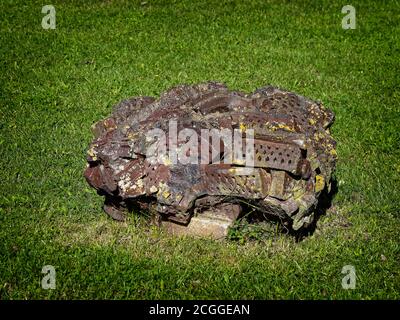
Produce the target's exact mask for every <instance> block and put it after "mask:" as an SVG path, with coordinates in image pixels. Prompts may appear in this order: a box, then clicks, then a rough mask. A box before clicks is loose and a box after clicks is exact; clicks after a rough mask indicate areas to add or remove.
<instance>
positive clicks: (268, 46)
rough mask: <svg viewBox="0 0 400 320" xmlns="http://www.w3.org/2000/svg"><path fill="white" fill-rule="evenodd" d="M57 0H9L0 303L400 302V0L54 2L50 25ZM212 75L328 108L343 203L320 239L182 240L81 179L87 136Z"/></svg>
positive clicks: (1, 117)
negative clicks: (345, 281) (49, 272)
mask: <svg viewBox="0 0 400 320" xmlns="http://www.w3.org/2000/svg"><path fill="white" fill-rule="evenodd" d="M48 2H50V1H46V2H43V1H12V0H5V1H1V2H0V17H1V22H0V39H1V40H0V57H1V59H0V79H1V80H0V81H1V82H0V178H1V183H0V298H1V299H174V298H177V299H207V298H212V299H231V298H232V299H242V298H243V299H376V298H377V299H399V298H400V235H399V233H400V220H399V219H400V160H399V159H400V151H399V150H400V111H399V109H400V106H399V98H400V94H399V87H400V86H399V84H400V83H399V82H400V81H399V71H400V63H399V58H400V27H399V26H400V25H399V22H400V4H399V2H398V1H385V2H383V1H375V2H374V1H365V0H362V1H361V0H359V1H351V3H346V2H343V1H330V0H327V1H264V0H259V1H221V0H207V1H190V0H187V1H151V0H147V1H117V0H116V1H112V0H108V1H86V0H85V1H83V0H82V1H60V0H52V1H51V4H52V5H54V7H55V9H56V29H55V30H44V29H43V28H42V26H41V20H42V18H43V17H44V16H45V14H43V13H42V12H41V10H42V6H43V5H45V4H50V3H48ZM346 4H351V5H353V6H354V7H355V8H356V29H355V30H344V29H342V18H343V17H344V16H345V14H342V13H341V9H342V7H343V6H344V5H346ZM207 80H217V81H221V82H225V83H226V84H227V85H228V86H229V87H230V88H231V89H239V90H244V91H253V90H255V89H256V88H258V87H261V86H264V85H266V84H273V85H276V86H279V87H282V88H285V89H288V90H291V91H294V92H297V93H299V94H302V95H305V96H308V97H310V98H313V99H318V100H321V101H323V103H324V104H325V105H326V106H327V107H328V108H330V109H332V110H333V111H334V112H335V113H336V121H335V124H334V126H333V128H332V134H333V136H334V138H335V139H336V140H337V142H338V149H337V151H338V155H339V161H338V166H337V171H336V175H335V176H336V180H337V184H338V192H337V194H336V196H335V197H334V199H333V204H332V207H331V208H330V209H329V210H328V211H327V213H326V214H325V215H324V216H322V217H321V218H320V219H319V221H318V224H317V229H316V231H315V232H314V233H313V234H312V235H311V236H309V237H307V238H305V239H304V240H303V241H300V242H296V241H295V240H294V239H293V237H290V236H285V235H275V236H274V235H271V236H270V237H266V238H264V237H263V238H262V239H259V240H258V241H219V242H215V241H211V240H208V239H191V238H183V239H181V238H174V237H172V236H168V235H166V234H163V233H162V232H159V231H158V230H156V229H154V228H152V227H149V226H148V225H147V224H146V222H145V221H144V220H143V219H141V218H137V217H136V216H135V215H134V214H132V215H131V216H130V220H129V221H128V222H126V223H118V222H115V221H113V220H111V219H110V218H108V217H107V216H106V215H105V214H104V213H103V212H102V209H101V205H102V198H101V197H99V196H98V195H97V194H96V192H95V191H94V190H93V189H91V188H90V187H89V186H88V185H87V183H86V181H85V180H84V178H83V175H82V173H83V170H84V168H85V157H86V150H87V146H88V144H89V142H90V141H91V139H92V134H91V132H90V126H91V125H92V124H93V123H94V122H95V121H98V120H100V119H102V118H104V117H106V116H107V115H109V114H110V113H111V110H112V106H113V105H114V104H116V103H117V102H119V101H120V100H122V99H125V98H127V97H130V96H138V95H151V96H157V95H159V93H160V92H162V91H164V90H166V89H168V88H170V87H172V86H175V85H177V84H181V83H190V84H191V83H197V82H202V81H207ZM45 265H52V266H54V267H55V270H56V289H54V290H45V289H43V288H42V287H41V279H42V277H43V276H44V274H42V273H41V271H42V267H43V266H45ZM346 265H351V266H354V268H355V271H356V287H355V289H353V290H351V289H349V290H345V289H343V288H342V278H343V277H344V276H345V274H342V273H341V271H342V268H343V267H344V266H346Z"/></svg>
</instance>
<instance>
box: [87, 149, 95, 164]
mask: <svg viewBox="0 0 400 320" xmlns="http://www.w3.org/2000/svg"><path fill="white" fill-rule="evenodd" d="M87 154H88V155H89V156H90V157H91V158H92V159H93V161H96V160H97V157H96V152H95V151H94V147H92V148H90V149H89V150H88V151H87Z"/></svg>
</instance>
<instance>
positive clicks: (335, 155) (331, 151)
mask: <svg viewBox="0 0 400 320" xmlns="http://www.w3.org/2000/svg"><path fill="white" fill-rule="evenodd" d="M329 153H330V154H331V155H332V156H334V157H337V152H336V150H335V149H331V150H330V151H329Z"/></svg>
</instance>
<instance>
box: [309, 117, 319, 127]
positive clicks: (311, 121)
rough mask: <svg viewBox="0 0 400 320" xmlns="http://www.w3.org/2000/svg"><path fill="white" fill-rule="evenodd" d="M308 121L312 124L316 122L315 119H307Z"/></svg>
mask: <svg viewBox="0 0 400 320" xmlns="http://www.w3.org/2000/svg"><path fill="white" fill-rule="evenodd" d="M308 122H309V123H310V124H311V125H312V126H313V125H314V124H316V123H317V121H315V119H312V118H311V119H310V120H308Z"/></svg>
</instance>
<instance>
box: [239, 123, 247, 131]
mask: <svg viewBox="0 0 400 320" xmlns="http://www.w3.org/2000/svg"><path fill="white" fill-rule="evenodd" d="M239 129H240V131H241V132H245V131H246V125H245V124H244V123H240V125H239Z"/></svg>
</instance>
